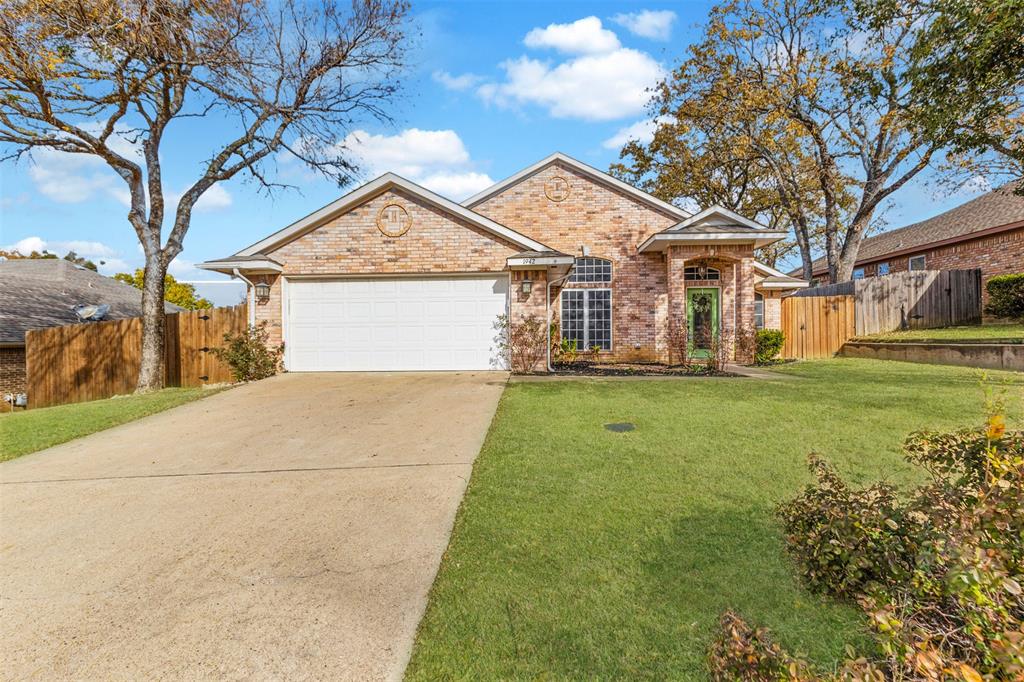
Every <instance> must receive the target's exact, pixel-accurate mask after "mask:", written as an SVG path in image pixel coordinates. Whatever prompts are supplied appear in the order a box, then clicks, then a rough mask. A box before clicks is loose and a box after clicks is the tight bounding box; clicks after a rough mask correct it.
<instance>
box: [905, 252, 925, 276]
mask: <svg viewBox="0 0 1024 682" xmlns="http://www.w3.org/2000/svg"><path fill="white" fill-rule="evenodd" d="M918 259H920V260H921V267H919V268H915V267H914V261H916V260H918ZM927 269H928V259H927V258H925V256H924V254H922V255H920V256H911V257H910V258H908V259H907V270H910V271H912V272H920V271H921V270H927Z"/></svg>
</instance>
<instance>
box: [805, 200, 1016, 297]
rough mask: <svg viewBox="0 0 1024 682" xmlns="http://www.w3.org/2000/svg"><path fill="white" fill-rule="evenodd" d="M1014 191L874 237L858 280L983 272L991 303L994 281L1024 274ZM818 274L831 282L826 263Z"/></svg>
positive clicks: (864, 249)
mask: <svg viewBox="0 0 1024 682" xmlns="http://www.w3.org/2000/svg"><path fill="white" fill-rule="evenodd" d="M1013 187H1014V183H1008V184H1006V185H1003V186H1002V187H999V188H998V189H995V190H992V191H991V192H988V193H987V194H983V195H982V196H980V197H978V198H976V199H972V200H971V201H968V202H967V203H965V204H961V205H960V206H957V207H956V208H953V209H950V210H948V211H946V212H945V213H940V214H939V215H937V216H935V217H933V218H929V219H927V220H923V221H921V222H919V223H914V224H912V225H907V226H906V227H901V228H899V229H895V230H890V231H888V232H883V233H882V234H879V235H876V236H874V237H868V238H867V239H865V240H864V241H863V242H862V243H861V245H860V252H859V253H858V256H857V263H856V265H855V268H854V271H853V276H854V279H860V278H862V277H876V276H879V275H887V274H889V273H890V272H902V271H906V270H965V269H973V268H980V269H981V286H982V297H983V301H984V302H987V301H988V294H987V292H985V283H986V282H987V281H988V280H989V278H990V277H993V276H994V275H1005V274H1010V273H1016V272H1024V196H1019V195H1016V194H1014V193H1013ZM813 268H814V271H813V272H814V278H815V279H822V280H825V281H827V279H828V265H827V263H826V262H825V259H824V258H819V259H818V260H816V261H814V264H813ZM799 272H800V271H799V270H797V271H794V272H791V273H790V274H791V275H797V274H799Z"/></svg>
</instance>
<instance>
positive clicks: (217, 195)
mask: <svg viewBox="0 0 1024 682" xmlns="http://www.w3.org/2000/svg"><path fill="white" fill-rule="evenodd" d="M231 201H232V200H231V194H229V193H228V191H227V190H226V189H224V185H221V184H216V185H213V186H212V187H210V189H208V190H206V191H205V192H203V196H201V197H199V201H197V202H196V205H195V206H194V207H193V208H194V209H195V210H196V211H219V210H221V209H224V208H228V207H229V206H231ZM175 206H177V202H175Z"/></svg>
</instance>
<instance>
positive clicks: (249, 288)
mask: <svg viewBox="0 0 1024 682" xmlns="http://www.w3.org/2000/svg"><path fill="white" fill-rule="evenodd" d="M232 272H233V273H234V274H232V275H231V276H232V277H237V278H238V279H240V280H242V281H243V282H245V284H246V290H245V298H246V300H247V301H248V303H249V305H248V308H249V326H250V327H255V326H256V288H255V287H256V285H254V284H253V283H252V282H250V281H249V280H248V279H246V277H245V275H243V274H242V273H240V272H239V271H238V268H233V269H232Z"/></svg>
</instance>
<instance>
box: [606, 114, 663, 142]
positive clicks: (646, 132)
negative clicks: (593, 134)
mask: <svg viewBox="0 0 1024 682" xmlns="http://www.w3.org/2000/svg"><path fill="white" fill-rule="evenodd" d="M657 127H658V122H657V121H654V120H651V119H645V120H643V121H637V122H636V123H633V124H631V125H628V126H626V127H625V128H619V130H618V131H617V132H616V133H615V134H614V135H612V136H611V137H609V138H608V139H607V140H605V141H604V142H602V143H601V146H602V147H604V148H605V149H621V148H622V146H623V145H624V144H626V143H627V142H629V141H630V140H636V141H637V142H640V143H641V144H648V143H649V142H650V141H651V140H653V139H654V131H655V130H656V129H657Z"/></svg>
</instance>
